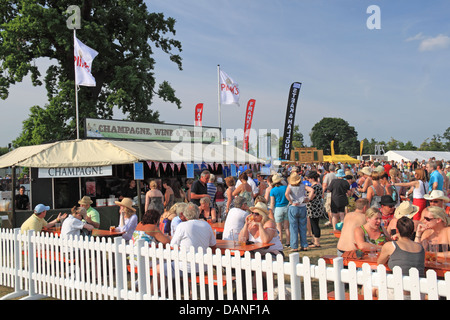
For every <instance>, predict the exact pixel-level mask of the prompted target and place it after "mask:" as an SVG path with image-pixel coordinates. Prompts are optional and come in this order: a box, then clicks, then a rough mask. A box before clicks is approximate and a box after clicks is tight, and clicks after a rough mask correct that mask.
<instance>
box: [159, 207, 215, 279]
mask: <svg viewBox="0 0 450 320" xmlns="http://www.w3.org/2000/svg"><path fill="white" fill-rule="evenodd" d="M199 216H200V210H199V209H198V206H197V205H195V204H193V203H188V205H187V207H186V208H185V210H184V211H183V212H181V213H180V218H181V220H183V221H184V219H186V221H184V222H182V223H180V224H179V225H178V226H177V228H176V230H175V233H174V235H173V237H172V240H171V241H170V246H172V247H173V246H175V245H177V246H178V247H180V248H186V251H189V250H190V247H191V246H192V247H194V248H195V249H196V251H197V249H198V248H200V247H201V248H203V249H204V251H206V249H207V248H208V247H212V246H215V245H216V236H215V234H214V231H213V229H212V228H211V226H210V224H209V223H208V222H206V221H205V220H203V219H199ZM165 267H167V266H166V265H165ZM197 268H198V266H197ZM187 271H188V272H191V264H190V263H188V265H187ZM196 271H198V269H196ZM166 274H167V269H166ZM182 274H183V273H182V272H181V270H180V274H178V276H181V275H182ZM172 277H173V278H175V264H174V262H172Z"/></svg>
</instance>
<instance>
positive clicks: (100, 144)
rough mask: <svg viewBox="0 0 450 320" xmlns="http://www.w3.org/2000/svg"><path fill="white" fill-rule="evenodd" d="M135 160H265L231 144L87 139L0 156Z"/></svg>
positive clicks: (1, 163)
mask: <svg viewBox="0 0 450 320" xmlns="http://www.w3.org/2000/svg"><path fill="white" fill-rule="evenodd" d="M138 161H157V162H171V163H185V164H186V163H202V162H204V163H208V164H209V163H217V164H223V163H227V164H230V163H237V164H244V163H249V164H257V163H264V160H261V159H258V158H257V157H255V156H253V155H251V154H249V153H247V152H245V151H243V150H242V149H239V148H236V147H234V146H232V145H222V144H202V143H188V142H159V141H116V140H96V139H86V140H69V141H58V142H54V143H48V144H42V145H37V146H27V147H20V148H17V149H15V150H13V151H11V152H8V153H7V154H5V155H3V156H1V157H0V168H4V167H11V166H17V167H34V168H52V167H54V168H56V167H59V168H61V167H89V166H107V165H117V164H127V163H134V162H138Z"/></svg>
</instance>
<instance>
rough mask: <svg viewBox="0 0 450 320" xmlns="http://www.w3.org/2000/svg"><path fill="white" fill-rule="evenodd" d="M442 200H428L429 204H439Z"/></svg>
mask: <svg viewBox="0 0 450 320" xmlns="http://www.w3.org/2000/svg"><path fill="white" fill-rule="evenodd" d="M441 201H443V200H430V202H431V203H441Z"/></svg>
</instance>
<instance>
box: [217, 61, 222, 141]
mask: <svg viewBox="0 0 450 320" xmlns="http://www.w3.org/2000/svg"><path fill="white" fill-rule="evenodd" d="M217 105H218V114H219V130H220V143H222V115H221V113H220V107H221V102H220V64H218V65H217Z"/></svg>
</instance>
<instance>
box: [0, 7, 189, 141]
mask: <svg viewBox="0 0 450 320" xmlns="http://www.w3.org/2000/svg"><path fill="white" fill-rule="evenodd" d="M71 4H73V1H68V0H60V1H52V0H40V1H31V0H10V1H2V3H1V4H0V61H1V66H0V98H1V99H6V98H7V97H8V93H9V88H10V86H11V85H14V84H15V83H17V82H21V81H22V80H23V79H24V78H25V77H26V76H28V75H30V77H31V81H32V83H33V85H35V86H42V85H45V89H46V91H47V97H48V104H46V105H45V106H37V105H34V106H30V107H31V108H30V115H29V118H28V119H27V120H25V121H24V123H23V129H22V133H21V135H20V136H19V137H18V138H17V139H16V140H15V141H14V146H21V145H30V144H40V143H44V142H49V141H56V140H65V139H74V138H75V137H76V124H75V83H74V60H73V30H70V29H68V28H67V26H66V20H67V19H68V17H69V16H70V13H68V12H66V11H67V8H68V7H69V6H70V5H71ZM80 9H81V10H80V11H81V29H79V30H77V38H78V39H80V40H81V41H82V42H83V43H84V44H86V45H87V46H89V47H91V48H93V49H95V50H96V51H98V52H99V55H98V56H97V57H96V58H95V60H94V63H93V66H92V74H93V76H94V77H95V79H96V84H97V85H96V87H80V90H79V92H78V101H79V102H78V106H79V120H80V125H81V126H82V125H83V121H82V120H83V119H84V118H86V117H91V118H102V119H111V118H112V116H113V108H114V107H117V108H118V109H119V110H121V111H122V112H123V114H125V115H126V118H127V119H128V120H132V121H146V122H160V120H159V112H158V111H154V110H152V109H150V108H149V106H150V105H151V104H152V100H153V97H154V96H155V95H156V96H158V97H160V98H162V99H163V100H165V101H170V102H172V103H175V104H176V105H177V106H178V108H181V101H180V100H179V99H178V98H177V97H176V95H175V90H174V89H173V88H172V87H171V85H170V83H169V82H167V81H162V82H161V83H159V84H157V83H156V80H155V76H154V69H155V64H156V62H155V59H154V58H153V55H154V49H155V48H158V49H160V50H162V51H163V52H164V53H166V54H168V56H169V59H170V60H171V61H173V62H174V63H175V64H176V65H177V66H178V68H179V70H182V59H181V57H180V56H179V52H181V50H182V47H181V43H180V42H179V41H177V40H175V39H173V38H171V36H170V35H173V36H175V33H176V31H175V27H174V26H175V19H173V18H170V17H169V18H166V17H165V16H164V14H163V13H151V12H149V11H148V10H147V6H146V5H145V3H144V2H143V1H142V0H132V1H124V0H111V1H100V0H85V1H82V5H80ZM168 34H169V36H168ZM39 58H46V59H50V61H51V63H52V64H51V65H50V66H49V67H48V68H47V70H45V76H44V78H43V79H42V73H41V72H42V71H41V70H39V68H38V67H37V66H36V60H37V59H39ZM80 131H81V133H82V132H83V130H80Z"/></svg>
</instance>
